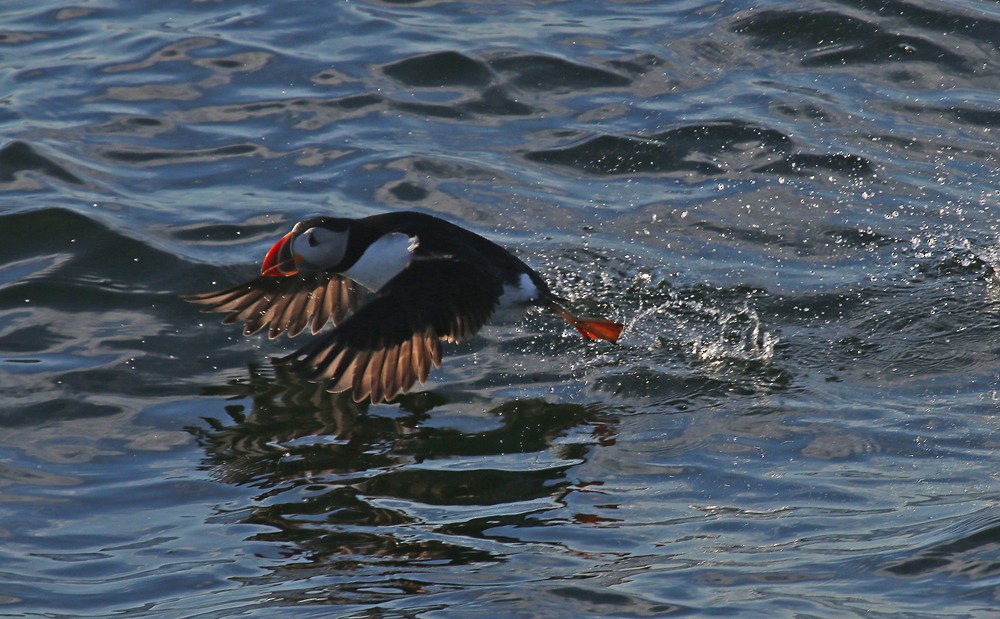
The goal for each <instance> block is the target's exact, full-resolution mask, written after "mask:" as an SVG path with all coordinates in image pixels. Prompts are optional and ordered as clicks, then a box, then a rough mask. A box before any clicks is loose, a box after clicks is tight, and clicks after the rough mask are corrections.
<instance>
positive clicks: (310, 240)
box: [306, 230, 319, 247]
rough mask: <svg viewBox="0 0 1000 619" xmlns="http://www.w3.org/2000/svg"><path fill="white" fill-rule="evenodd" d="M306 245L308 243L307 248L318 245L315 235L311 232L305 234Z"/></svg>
mask: <svg viewBox="0 0 1000 619" xmlns="http://www.w3.org/2000/svg"><path fill="white" fill-rule="evenodd" d="M306 243H309V247H316V246H317V245H319V239H317V238H316V235H315V234H313V231H312V230H310V231H309V232H307V233H306Z"/></svg>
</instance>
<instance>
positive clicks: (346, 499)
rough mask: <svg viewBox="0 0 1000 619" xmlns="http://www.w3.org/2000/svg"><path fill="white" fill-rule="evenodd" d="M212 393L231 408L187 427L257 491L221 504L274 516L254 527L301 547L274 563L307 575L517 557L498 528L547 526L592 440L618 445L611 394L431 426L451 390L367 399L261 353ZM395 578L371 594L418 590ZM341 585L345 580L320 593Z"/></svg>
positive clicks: (234, 478) (210, 455) (247, 518)
mask: <svg viewBox="0 0 1000 619" xmlns="http://www.w3.org/2000/svg"><path fill="white" fill-rule="evenodd" d="M205 395H207V396H213V397H224V398H226V399H227V400H232V401H233V402H234V403H233V404H230V405H226V406H225V407H224V408H225V413H226V416H225V417H222V418H219V417H206V418H205V421H204V424H202V425H198V426H192V427H190V428H189V431H190V432H191V433H192V434H194V435H195V436H196V437H197V439H198V442H199V444H200V445H201V446H202V447H203V448H204V449H205V452H206V456H207V457H206V460H205V466H207V467H208V470H209V471H210V473H211V475H212V476H213V477H214V478H217V479H220V480H224V481H225V482H227V483H231V484H238V485H245V486H247V487H250V488H253V492H254V493H255V495H254V496H253V498H252V500H251V501H249V502H248V504H247V505H246V506H245V507H240V508H238V510H237V511H236V512H234V513H230V514H226V513H224V512H223V513H220V516H221V517H224V518H225V519H226V520H227V521H229V522H232V521H234V520H238V521H240V522H244V523H248V524H254V525H261V526H264V527H265V530H264V532H262V533H259V534H257V535H256V536H255V539H257V540H265V541H268V542H272V543H276V544H279V545H280V546H281V548H282V549H283V550H282V551H281V554H282V556H283V557H284V559H285V560H292V559H294V561H290V562H289V565H288V566H287V567H283V568H282V567H276V568H275V569H276V573H274V574H272V578H274V579H277V580H278V581H283V580H287V579H291V580H300V579H302V578H303V573H304V571H308V570H312V569H316V570H322V571H323V573H324V574H326V575H327V576H328V577H333V576H335V575H338V574H339V577H340V578H343V579H345V580H347V581H351V580H354V579H357V578H362V577H364V575H365V574H366V571H365V570H366V569H368V570H377V572H376V573H379V574H383V576H382V578H384V574H385V573H386V571H389V572H391V571H392V569H393V567H394V566H395V567H399V568H403V567H406V568H407V569H408V570H414V569H418V568H420V567H421V566H422V565H426V566H436V567H438V568H442V567H444V566H448V568H449V569H451V568H455V567H457V566H461V565H474V564H489V563H494V562H497V561H505V560H508V559H507V555H509V554H510V552H511V551H512V549H511V548H509V547H505V545H506V544H505V543H504V541H503V539H502V537H498V536H497V534H496V533H495V531H496V530H498V529H500V528H503V527H532V526H544V523H545V520H544V519H541V520H537V521H536V522H533V521H535V519H536V518H538V517H539V516H540V515H541V514H542V513H544V512H546V511H549V510H552V509H554V508H558V507H559V506H560V505H562V504H563V497H564V496H565V495H566V494H567V493H568V492H574V491H579V490H580V489H579V488H577V487H576V486H575V485H574V483H573V481H572V480H571V479H570V478H569V477H568V476H567V472H568V471H569V470H570V469H572V468H573V467H576V466H578V465H580V464H581V463H582V462H584V461H585V460H586V459H587V458H588V454H589V453H590V452H591V451H592V450H593V449H595V448H598V447H599V446H600V445H613V444H614V442H615V433H616V429H615V419H614V418H613V417H611V416H609V415H607V413H606V412H604V411H602V409H601V407H598V406H584V405H578V404H559V403H549V402H546V401H544V400H538V399H529V400H512V401H508V402H505V403H502V404H500V405H496V406H493V407H491V408H489V409H487V410H486V411H483V412H482V413H481V415H482V419H483V420H484V422H485V423H484V424H483V425H489V426H492V427H489V428H481V427H480V428H474V429H471V430H468V431H462V430H459V429H455V428H451V427H447V426H444V427H442V426H435V425H434V424H433V423H428V422H429V421H431V420H432V415H433V414H434V412H435V410H436V408H437V407H438V406H441V405H444V404H445V402H444V401H443V400H442V398H440V397H436V396H434V395H433V394H431V393H418V394H410V395H405V396H401V397H400V398H399V406H398V409H394V407H390V406H381V407H373V408H372V409H370V410H369V409H368V406H367V405H364V404H358V403H355V402H354V401H353V400H352V398H350V396H349V394H347V397H344V394H331V393H327V392H326V391H325V390H324V389H323V388H322V386H318V385H313V384H310V383H306V382H303V381H302V380H301V379H300V378H297V377H295V376H294V375H293V374H290V373H287V372H286V371H284V370H283V369H282V368H260V367H251V369H250V374H249V377H248V378H247V379H245V380H236V381H231V382H230V383H229V384H228V385H226V386H224V387H219V388H213V389H211V390H209V391H208V392H206V394H205ZM590 483H599V482H596V481H594V482H590ZM579 517H580V518H581V519H582V520H583V521H585V522H599V521H600V518H599V517H598V516H588V515H587V514H580V515H579ZM285 570H293V572H292V573H289V574H283V572H284V571H285ZM393 582H394V581H393V579H392V578H389V579H388V580H386V581H385V582H384V583H383V584H382V585H380V587H383V588H384V591H385V593H383V595H382V596H377V595H376V592H375V591H369V592H368V595H369V596H376V597H385V598H386V599H392V598H394V597H397V596H399V595H402V594H407V593H416V592H419V591H418V589H419V588H420V586H419V583H418V582H417V581H408V582H409V585H406V584H404V583H401V582H395V584H393ZM428 586H429V585H428ZM355 593H357V592H355ZM288 595H289V596H290V599H300V598H299V597H298V596H303V597H309V596H306V595H305V594H304V593H303V592H301V591H298V592H292V591H289V592H288ZM331 595H332V596H342V595H349V589H348V590H338V591H337V592H336V593H334V592H330V593H327V594H322V595H321V596H320V597H321V599H322V600H324V601H330V600H331V597H329V596H331ZM313 601H316V600H315V599H314V600H313Z"/></svg>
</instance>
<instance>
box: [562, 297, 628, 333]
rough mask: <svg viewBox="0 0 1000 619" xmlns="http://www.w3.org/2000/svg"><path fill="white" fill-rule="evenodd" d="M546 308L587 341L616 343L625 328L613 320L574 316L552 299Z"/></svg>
mask: <svg viewBox="0 0 1000 619" xmlns="http://www.w3.org/2000/svg"><path fill="white" fill-rule="evenodd" d="M548 307H549V309H550V310H552V311H553V312H555V313H556V314H558V315H559V316H562V318H563V319H564V320H565V321H566V322H568V323H569V324H571V325H573V327H575V328H576V330H577V331H579V332H580V334H581V335H583V337H585V338H587V339H588V340H607V341H609V342H617V341H618V338H619V337H620V336H621V334H622V329H624V328H625V325H623V324H622V323H620V322H615V321H613V320H605V319H604V318H592V317H589V316H588V317H582V316H574V315H573V314H571V313H570V311H569V310H567V309H566V308H564V307H563V306H562V305H560V304H559V303H558V302H556V301H555V300H553V299H550V300H549V302H548Z"/></svg>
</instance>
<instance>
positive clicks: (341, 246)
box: [292, 228, 347, 271]
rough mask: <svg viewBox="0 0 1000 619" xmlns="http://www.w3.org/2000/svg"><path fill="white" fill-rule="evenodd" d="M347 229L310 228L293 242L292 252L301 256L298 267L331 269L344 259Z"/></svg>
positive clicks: (317, 269)
mask: <svg viewBox="0 0 1000 619" xmlns="http://www.w3.org/2000/svg"><path fill="white" fill-rule="evenodd" d="M346 249H347V231H344V232H334V231H333V230H328V229H326V228H309V229H308V230H306V231H305V232H303V233H302V234H300V235H299V236H297V237H295V240H294V241H293V242H292V253H293V254H294V255H295V256H297V257H298V258H300V259H301V260H302V262H298V261H296V262H298V267H299V268H300V269H305V270H316V271H319V270H325V269H331V268H333V267H335V266H337V265H338V264H340V261H341V260H343V259H344V251H346Z"/></svg>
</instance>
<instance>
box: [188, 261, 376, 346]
mask: <svg viewBox="0 0 1000 619" xmlns="http://www.w3.org/2000/svg"><path fill="white" fill-rule="evenodd" d="M185 299H187V300H188V301H190V302H192V303H198V304H199V305H204V306H205V308H204V310H202V311H205V312H228V314H229V315H228V316H226V317H225V318H224V319H223V320H222V322H223V323H225V324H231V323H234V322H240V321H242V322H243V323H244V327H243V334H244V335H250V334H252V333H256V332H258V331H260V330H261V329H263V328H264V327H268V332H267V336H268V337H269V338H271V339H274V338H276V337H278V336H279V335H281V334H282V333H287V334H288V337H295V336H296V335H298V334H299V333H302V331H303V330H304V329H305V328H306V327H307V326H309V324H310V322H311V323H312V332H313V333H318V332H319V330H320V329H322V328H323V327H324V326H325V325H326V323H327V321H329V320H332V321H333V324H335V325H337V324H340V323H341V322H343V321H344V319H345V318H346V317H347V316H348V314H350V313H351V312H352V311H353V310H355V309H356V308H357V304H358V291H357V286H356V284H355V283H354V282H353V281H351V280H350V279H347V278H345V277H340V276H338V275H333V274H325V273H318V274H310V275H299V276H295V277H258V278H257V279H253V280H250V281H249V282H247V283H245V284H240V285H239V286H234V287H232V288H228V289H226V290H219V291H215V292H205V293H201V294H192V295H187V296H186V297H185Z"/></svg>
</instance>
